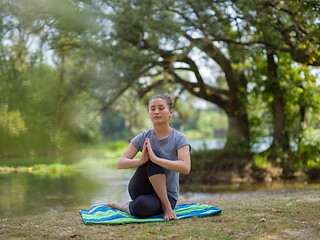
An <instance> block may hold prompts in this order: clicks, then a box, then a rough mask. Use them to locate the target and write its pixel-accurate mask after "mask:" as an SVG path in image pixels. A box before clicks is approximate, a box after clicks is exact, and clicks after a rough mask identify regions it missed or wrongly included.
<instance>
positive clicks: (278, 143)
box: [267, 53, 290, 151]
mask: <svg viewBox="0 0 320 240" xmlns="http://www.w3.org/2000/svg"><path fill="white" fill-rule="evenodd" d="M267 60H268V71H269V82H270V85H271V92H272V94H273V102H272V112H273V143H272V145H271V148H273V147H280V148H281V149H282V150H284V151H286V150H289V146H290V144H289V134H288V132H287V131H286V123H285V120H286V118H285V103H284V100H283V96H282V93H281V88H280V85H279V81H278V72H277V65H276V62H275V60H274V55H273V53H268V54H267Z"/></svg>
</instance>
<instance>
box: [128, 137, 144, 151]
mask: <svg viewBox="0 0 320 240" xmlns="http://www.w3.org/2000/svg"><path fill="white" fill-rule="evenodd" d="M144 139H145V132H142V133H140V134H138V135H137V136H135V137H134V138H133V139H132V140H131V143H132V144H133V145H134V146H135V147H136V149H137V150H138V151H140V152H142V148H143V144H144Z"/></svg>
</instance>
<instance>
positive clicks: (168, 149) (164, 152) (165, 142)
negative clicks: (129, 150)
mask: <svg viewBox="0 0 320 240" xmlns="http://www.w3.org/2000/svg"><path fill="white" fill-rule="evenodd" d="M146 138H149V139H150V144H151V148H152V150H153V152H154V153H155V154H156V155H157V156H158V157H161V158H165V159H168V160H172V161H175V160H178V149H179V148H181V147H183V146H185V145H189V146H190V151H191V145H190V143H189V140H188V138H187V137H186V136H185V135H184V134H183V133H181V132H179V131H177V130H175V129H174V128H173V129H172V132H171V134H170V135H169V136H168V137H167V138H165V139H162V140H159V139H158V138H157V137H156V135H155V134H154V132H153V129H151V130H149V131H145V132H142V133H140V134H138V135H137V136H135V137H134V138H133V139H132V140H131V143H132V144H133V145H134V146H135V147H136V148H137V149H138V151H140V152H141V151H142V148H143V145H144V142H145V139H146ZM165 175H166V186H167V191H168V195H169V196H170V197H172V198H174V199H175V200H176V201H178V200H179V173H178V172H173V171H171V170H168V169H165Z"/></svg>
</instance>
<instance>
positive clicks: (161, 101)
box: [149, 98, 167, 106]
mask: <svg viewBox="0 0 320 240" xmlns="http://www.w3.org/2000/svg"><path fill="white" fill-rule="evenodd" d="M160 105H164V106H166V105H167V102H166V101H165V100H164V99H162V98H155V99H152V100H151V101H150V104H149V106H160Z"/></svg>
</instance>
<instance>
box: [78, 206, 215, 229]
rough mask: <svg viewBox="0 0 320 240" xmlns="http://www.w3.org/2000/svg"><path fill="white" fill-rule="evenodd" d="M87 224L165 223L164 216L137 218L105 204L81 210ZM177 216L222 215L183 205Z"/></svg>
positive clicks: (176, 212)
mask: <svg viewBox="0 0 320 240" xmlns="http://www.w3.org/2000/svg"><path fill="white" fill-rule="evenodd" d="M79 212H80V214H81V216H82V219H83V222H84V223H85V224H122V223H145V222H163V221H167V220H164V219H163V218H162V217H163V214H161V215H156V216H151V217H148V218H137V217H134V216H131V215H130V214H128V213H125V212H122V211H119V210H116V209H112V208H109V207H107V206H106V205H105V204H100V205H96V206H93V207H91V208H90V209H89V210H79ZM174 212H175V214H176V215H177V218H178V219H183V218H189V217H194V216H198V217H205V216H210V215H216V214H219V213H221V210H220V209H218V208H216V207H215V206H209V205H205V204H200V203H190V204H181V205H178V206H176V207H175V209H174Z"/></svg>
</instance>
